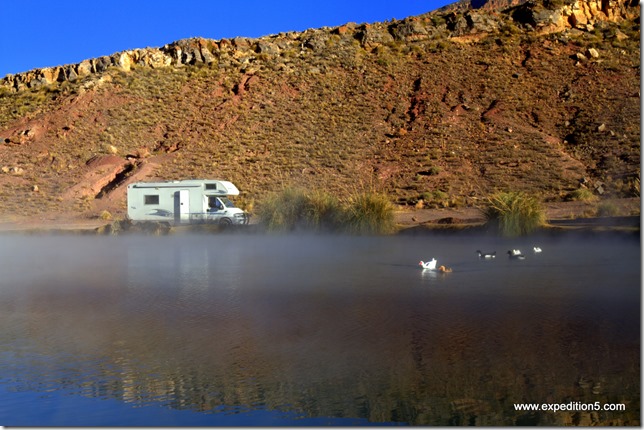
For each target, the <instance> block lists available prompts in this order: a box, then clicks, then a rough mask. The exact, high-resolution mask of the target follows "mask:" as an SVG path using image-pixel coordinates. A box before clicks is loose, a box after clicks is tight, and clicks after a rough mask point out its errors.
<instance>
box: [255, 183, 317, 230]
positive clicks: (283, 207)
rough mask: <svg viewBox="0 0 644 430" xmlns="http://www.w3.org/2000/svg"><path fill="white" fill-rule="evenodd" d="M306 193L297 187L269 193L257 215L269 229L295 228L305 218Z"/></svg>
mask: <svg viewBox="0 0 644 430" xmlns="http://www.w3.org/2000/svg"><path fill="white" fill-rule="evenodd" d="M306 200H307V197H306V194H305V193H304V191H302V190H298V189H295V188H285V189H284V190H283V191H282V192H281V193H274V194H271V195H269V196H268V197H267V198H266V200H264V201H263V202H262V204H261V205H259V207H258V213H257V215H258V216H259V218H260V219H261V222H262V223H263V224H265V225H266V227H267V228H268V229H269V230H294V229H296V228H297V227H298V226H299V225H300V224H301V222H302V220H303V219H305V213H306Z"/></svg>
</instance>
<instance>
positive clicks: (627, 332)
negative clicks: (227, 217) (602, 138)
mask: <svg viewBox="0 0 644 430" xmlns="http://www.w3.org/2000/svg"><path fill="white" fill-rule="evenodd" d="M534 245H539V246H540V247H541V248H542V249H543V252H542V253H540V254H534V253H533V252H532V247H533V246H534ZM511 248H520V249H522V250H523V252H524V253H525V254H526V255H527V258H526V260H524V261H510V260H509V259H508V258H507V255H505V252H506V251H507V250H508V249H511ZM477 249H481V250H483V251H484V252H488V251H493V250H496V251H497V258H495V259H494V260H492V261H483V260H480V259H479V258H478V257H477V254H476V250H477ZM433 257H434V258H437V259H438V262H439V265H440V264H444V265H447V266H449V267H451V268H452V269H453V272H452V273H448V274H439V273H435V272H428V271H423V270H421V269H420V268H419V267H418V265H417V264H418V262H419V260H421V259H422V260H429V259H431V258H433ZM0 270H1V273H2V277H1V281H0V282H1V284H0V285H1V287H0V400H1V401H0V424H2V425H37V426H41V425H63V426H64V425H175V426H177V425H293V424H294V425H318V424H340V425H368V424H412V425H446V424H479V425H509V424H522V423H528V424H555V425H558V424H569V423H579V422H580V421H579V420H582V421H581V422H582V423H583V419H589V418H588V417H585V418H584V417H581V416H579V415H576V416H575V415H573V414H564V413H559V414H554V413H540V414H527V413H521V412H517V411H515V410H514V408H513V404H514V403H518V402H535V403H537V402H538V403H544V402H551V403H552V402H558V403H563V402H569V401H573V400H574V401H581V402H589V403H590V402H595V401H599V402H601V403H623V404H625V405H627V409H626V411H621V412H610V413H608V412H607V413H604V412H602V413H601V414H598V415H597V417H594V418H593V419H595V420H600V422H602V423H616V424H620V423H621V424H624V423H634V422H635V423H636V422H637V420H639V403H640V241H639V238H638V237H627V238H617V237H615V236H612V235H601V236H573V235H555V236H541V237H531V238H521V239H517V240H505V239H499V238H494V237H485V236H475V235H435V236H431V235H425V236H396V237H341V236H331V237H326V236H270V235H267V236H263V235H233V234H231V235H204V236H171V237H135V236H131V237H71V236H70V237H66V236H51V237H47V236H43V237H38V236H29V237H20V236H5V237H2V238H1V245H0ZM575 420H577V421H575Z"/></svg>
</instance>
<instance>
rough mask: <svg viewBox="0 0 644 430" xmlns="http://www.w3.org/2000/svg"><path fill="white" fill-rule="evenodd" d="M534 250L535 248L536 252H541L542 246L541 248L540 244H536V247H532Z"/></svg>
mask: <svg viewBox="0 0 644 430" xmlns="http://www.w3.org/2000/svg"><path fill="white" fill-rule="evenodd" d="M532 250H533V251H534V252H535V253H539V252H541V248H539V247H538V246H535V247H534V248H532Z"/></svg>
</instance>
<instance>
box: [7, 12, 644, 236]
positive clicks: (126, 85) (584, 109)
mask: <svg viewBox="0 0 644 430" xmlns="http://www.w3.org/2000/svg"><path fill="white" fill-rule="evenodd" d="M537 3H539V2H537ZM559 3H560V0H552V1H550V3H549V4H551V5H556V4H559ZM537 6H538V7H541V6H540V5H538V4H537ZM461 13H462V11H460V10H459V11H455V12H450V13H447V12H438V13H431V14H427V15H426V16H422V17H420V18H419V19H418V20H417V21H414V25H413V26H412V27H410V28H409V31H411V33H407V32H404V33H400V34H402V35H403V36H402V37H403V38H398V39H396V40H395V41H393V42H391V41H390V40H389V39H383V40H384V41H383V42H378V38H377V37H376V38H375V39H373V42H372V43H370V44H369V45H366V44H365V43H364V42H363V41H362V39H361V37H359V35H358V31H360V30H356V29H353V28H351V27H350V26H349V27H347V28H346V29H343V32H340V31H339V30H336V31H330V32H329V33H325V31H326V30H317V31H316V32H315V34H317V35H319V37H320V40H319V42H320V43H319V49H314V48H312V47H311V44H310V43H309V44H307V43H305V41H307V40H308V39H307V38H308V37H309V36H308V35H300V36H301V37H296V36H297V35H288V36H287V35H275V37H274V38H272V39H271V43H275V47H279V54H277V55H274V54H272V53H270V51H266V52H261V53H259V52H257V49H255V50H253V49H249V50H248V51H244V50H242V49H241V48H238V47H235V46H230V45H229V46H228V47H226V48H225V49H223V48H222V49H219V48H218V46H219V45H218V44H214V43H209V42H208V43H207V46H208V47H209V49H210V50H211V53H212V55H213V56H214V58H215V60H214V62H213V63H211V64H210V65H204V64H194V65H193V64H190V65H182V66H179V67H176V66H175V65H171V66H168V67H155V68H151V67H146V66H143V65H136V66H133V67H132V70H130V71H127V72H126V71H123V70H119V69H118V68H115V67H113V68H110V69H108V70H107V72H105V73H103V74H102V75H101V74H95V75H92V76H86V77H84V78H82V79H77V80H74V81H64V82H62V83H58V82H56V83H52V84H51V85H43V86H40V87H38V88H25V89H23V90H21V91H18V92H13V91H12V90H11V91H10V90H7V89H6V87H0V145H3V151H0V166H8V167H11V166H21V168H23V169H24V174H23V175H22V176H21V177H17V176H16V175H8V174H3V175H0V188H1V189H6V190H13V189H19V190H21V189H23V188H27V187H26V185H25V184H30V183H33V182H34V181H36V180H38V179H43V181H42V183H39V185H42V189H43V190H45V189H46V190H47V192H41V193H30V194H31V195H27V194H26V193H23V192H22V191H15V192H13V191H11V192H10V193H9V196H7V198H6V199H5V200H4V201H3V207H2V209H0V216H11V215H14V214H15V213H16V212H24V213H25V214H35V213H38V212H39V211H41V210H42V208H44V207H47V210H48V211H50V212H65V211H70V210H71V211H73V212H74V214H75V215H83V216H85V215H88V216H91V217H94V218H96V217H98V216H99V214H100V211H101V210H102V209H103V208H105V207H106V203H107V201H106V200H108V199H104V198H103V200H101V198H102V197H101V198H97V199H96V201H95V200H93V199H90V200H78V199H77V198H72V197H70V196H69V195H66V194H65V192H66V190H68V189H70V188H71V187H73V186H74V185H77V184H78V183H80V182H82V181H87V174H88V173H90V172H89V171H90V170H91V169H90V168H89V167H88V166H87V164H86V163H87V161H88V160H89V159H91V158H92V157H94V156H96V155H99V154H100V155H107V154H109V153H111V152H114V154H113V156H115V157H121V158H123V159H125V158H126V157H129V158H135V159H137V161H140V162H146V163H147V162H149V163H148V166H158V167H155V169H154V170H153V171H151V172H149V175H150V177H149V178H150V179H161V180H163V179H186V178H189V177H196V178H209V177H218V178H223V179H228V180H232V181H233V182H235V183H236V185H238V187H239V188H240V190H242V193H243V200H244V202H250V203H251V204H250V206H249V208H250V209H253V205H252V203H253V202H255V201H256V202H260V201H262V200H265V196H266V193H268V192H269V191H270V190H274V189H275V188H276V184H280V183H289V184H297V186H298V187H301V189H306V190H324V192H325V193H328V194H329V195H332V196H335V195H343V193H344V190H346V189H347V188H348V187H350V186H351V184H355V183H358V182H359V181H361V180H363V179H364V178H365V177H371V176H374V177H378V178H380V180H381V181H382V187H381V188H380V189H379V192H380V193H381V194H382V195H383V196H384V197H385V200H387V201H395V202H398V203H399V204H401V205H416V204H417V203H418V202H419V200H420V199H422V200H423V205H424V207H430V208H433V207H454V206H459V205H463V204H466V202H471V201H477V199H479V200H480V199H482V198H485V196H487V195H489V194H491V193H492V192H493V190H496V189H521V190H525V191H526V192H527V193H529V194H531V195H539V196H543V197H544V199H545V198H548V199H549V200H552V199H559V200H561V199H565V198H566V197H565V194H564V192H563V191H562V190H571V189H573V188H575V187H577V186H578V184H579V181H580V179H581V178H584V177H587V178H589V179H590V180H591V181H592V182H599V181H602V182H604V183H605V184H606V187H605V191H606V194H608V195H609V196H610V197H611V198H619V197H637V196H639V176H638V173H639V169H640V131H641V130H640V128H641V127H640V118H641V112H640V96H639V92H640V76H639V67H640V57H639V52H640V46H639V40H640V38H639V34H640V30H639V19H626V20H623V21H622V22H619V23H612V22H611V23H601V25H600V24H599V23H598V24H597V25H596V26H595V30H593V31H583V32H577V31H565V32H562V33H553V34H548V35H541V34H540V33H538V32H535V31H533V30H531V29H530V28H528V27H529V26H525V25H523V24H521V23H518V22H516V21H515V20H513V19H511V17H510V16H509V15H507V13H506V12H502V11H501V12H498V13H495V15H494V20H495V21H498V23H499V27H498V29H499V30H498V31H495V32H493V33H490V35H488V37H486V38H483V39H481V40H477V39H476V38H473V39H472V40H471V41H468V43H461V42H458V41H456V39H454V38H450V37H451V36H457V35H458V34H457V33H459V32H460V34H467V31H468V30H469V29H468V28H460V29H452V28H451V27H453V26H454V25H456V23H457V22H460V24H459V26H464V25H471V24H472V23H469V22H468V21H467V20H460V21H459V20H458V19H459V18H463V17H462V16H460V17H459V14H461ZM480 13H481V14H484V13H486V12H484V11H483V10H481V11H480ZM508 13H511V12H508ZM448 23H449V25H448ZM450 26H451V27H450ZM421 27H423V28H421ZM370 28H371V30H373V31H376V30H375V29H377V28H378V26H371V27H370ZM383 28H385V27H383ZM416 29H420V30H421V31H420V32H416ZM457 30H458V31H457ZM344 31H346V32H344ZM406 31H407V30H406ZM463 32H464V33H463ZM311 33H313V32H311ZM375 35H376V36H378V34H375ZM382 35H383V36H390V35H391V34H390V33H388V32H387V31H386V30H384V33H383V34H382ZM461 39H463V38H461ZM465 39H467V37H465ZM311 42H315V41H311ZM322 42H324V43H322ZM314 44H315V43H314ZM251 46H255V48H256V47H257V45H252V44H251ZM316 46H317V45H316ZM588 47H593V48H596V49H597V50H598V52H599V55H600V57H599V58H598V59H596V60H590V61H586V62H578V61H577V60H576V54H578V53H583V52H585V51H586V49H587V48H588ZM242 51H243V52H242ZM237 54H238V55H237ZM508 58H512V59H515V60H513V61H505V60H503V59H508ZM606 65H610V67H607V66H606ZM101 78H105V79H101ZM107 78H111V79H107ZM99 81H100V84H99ZM21 85H22V84H21ZM23 87H24V85H23ZM36 154H37V155H36ZM135 174H137V173H136V172H135ZM146 174H147V173H146ZM609 178H614V179H612V180H611V179H609ZM146 179H147V178H146ZM582 197H583V196H572V197H571V198H574V199H580V198H582ZM307 198H309V199H313V196H310V195H308V197H307ZM116 200H118V199H115V201H114V203H113V205H112V206H110V207H109V212H110V213H111V214H112V215H113V216H114V217H115V218H119V217H121V216H123V215H124V211H125V205H123V202H122V201H116ZM99 203H100V204H99ZM263 203H264V204H266V202H263ZM295 203H296V201H294V202H293V204H295ZM309 203H310V204H311V205H312V206H316V207H317V209H314V210H313V209H312V210H313V212H314V213H317V214H318V215H320V216H318V215H311V214H309V215H306V214H304V215H302V216H301V217H299V219H300V220H302V219H304V220H308V221H306V223H305V224H307V223H308V224H311V225H314V226H315V225H318V226H319V225H320V224H323V225H324V228H330V229H334V228H336V227H335V226H336V223H337V220H335V218H333V217H331V216H330V215H329V214H325V210H327V209H328V210H329V211H334V210H335V209H329V207H327V206H328V205H329V202H328V201H327V200H326V197H324V196H323V195H320V196H318V200H317V202H316V203H313V202H309ZM110 204H111V203H110ZM332 206H333V205H331V207H332ZM340 206H341V207H342V209H343V210H344V209H346V206H345V204H344V202H343V204H342V205H340ZM257 207H258V209H259V205H257ZM325 207H326V208H327V209H324V208H325ZM99 208H100V209H99ZM293 210H295V211H296V212H297V210H305V209H303V208H298V207H297V206H296V207H295V208H293ZM306 210H308V209H306ZM321 214H325V215H324V216H322V215H321ZM287 215H288V214H281V215H279V216H282V217H285V216H287ZM276 216H277V215H276ZM309 216H310V218H307V217H309ZM274 222H278V220H277V219H276V220H274ZM283 222H286V223H288V222H289V221H283ZM343 222H346V220H344V221H343ZM289 225H292V224H289ZM306 227H307V228H308V227H310V225H307V226H306Z"/></svg>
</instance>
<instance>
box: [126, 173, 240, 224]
mask: <svg viewBox="0 0 644 430" xmlns="http://www.w3.org/2000/svg"><path fill="white" fill-rule="evenodd" d="M237 195H239V190H238V189H237V187H236V186H235V185H233V184H232V183H231V182H228V181H220V180H215V179H213V180H208V179H188V180H183V181H163V182H136V183H133V184H130V185H128V186H127V215H128V217H129V218H130V219H131V220H132V221H159V222H168V223H173V224H195V223H205V222H210V223H218V224H222V225H231V224H248V221H249V214H248V213H246V212H244V211H243V210H241V209H239V208H237V207H235V205H234V204H233V202H232V201H230V199H229V198H228V196H237Z"/></svg>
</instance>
